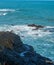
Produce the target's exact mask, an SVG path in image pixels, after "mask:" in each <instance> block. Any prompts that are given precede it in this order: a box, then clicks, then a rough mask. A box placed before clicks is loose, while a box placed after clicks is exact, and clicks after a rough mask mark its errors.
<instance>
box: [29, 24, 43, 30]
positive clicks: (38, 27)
mask: <svg viewBox="0 0 54 65" xmlns="http://www.w3.org/2000/svg"><path fill="white" fill-rule="evenodd" d="M28 26H29V27H35V28H36V30H37V29H40V28H44V26H42V25H36V24H28Z"/></svg>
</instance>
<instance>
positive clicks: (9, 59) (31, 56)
mask: <svg viewBox="0 0 54 65" xmlns="http://www.w3.org/2000/svg"><path fill="white" fill-rule="evenodd" d="M1 40H2V41H1ZM7 42H8V43H7ZM0 47H1V51H0V63H1V64H2V65H54V64H53V62H52V61H51V60H50V59H48V58H45V57H42V56H41V55H39V54H38V53H36V52H35V51H34V49H33V47H32V46H30V45H27V44H23V43H22V41H21V39H20V37H19V36H18V35H16V34H14V33H11V32H0Z"/></svg>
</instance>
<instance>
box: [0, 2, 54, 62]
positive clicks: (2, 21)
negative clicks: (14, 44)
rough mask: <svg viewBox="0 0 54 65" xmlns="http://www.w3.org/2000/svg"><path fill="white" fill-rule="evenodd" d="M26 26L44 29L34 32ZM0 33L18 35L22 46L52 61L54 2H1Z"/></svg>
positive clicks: (32, 28)
mask: <svg viewBox="0 0 54 65" xmlns="http://www.w3.org/2000/svg"><path fill="white" fill-rule="evenodd" d="M28 24H36V25H42V26H44V28H41V29H38V30H35V27H29V26H28ZM0 31H11V32H13V33H15V34H17V35H20V37H21V39H22V41H23V43H24V44H28V45H31V46H33V48H34V50H35V51H36V52H37V53H39V54H40V55H42V56H44V57H47V58H50V59H51V60H53V61H54V1H50V2H49V1H45V2H44V1H13V2H12V1H11V2H10V1H9V2H5V1H4V2H2V1H1V2H0Z"/></svg>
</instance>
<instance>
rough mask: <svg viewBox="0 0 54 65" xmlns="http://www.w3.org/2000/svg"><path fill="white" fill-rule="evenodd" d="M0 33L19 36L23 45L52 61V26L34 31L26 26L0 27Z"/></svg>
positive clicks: (53, 36)
mask: <svg viewBox="0 0 54 65" xmlns="http://www.w3.org/2000/svg"><path fill="white" fill-rule="evenodd" d="M0 31H10V32H13V33H15V34H17V35H20V37H21V39H22V41H23V43H26V44H28V45H32V46H33V47H34V49H35V50H36V52H37V53H39V54H41V55H42V56H45V57H48V58H50V59H52V60H54V50H53V48H54V26H45V27H44V28H41V29H38V30H36V29H35V27H29V26H28V25H0Z"/></svg>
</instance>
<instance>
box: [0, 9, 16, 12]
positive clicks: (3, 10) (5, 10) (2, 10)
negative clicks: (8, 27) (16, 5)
mask: <svg viewBox="0 0 54 65" xmlns="http://www.w3.org/2000/svg"><path fill="white" fill-rule="evenodd" d="M7 11H10V12H14V11H15V9H0V12H7Z"/></svg>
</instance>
